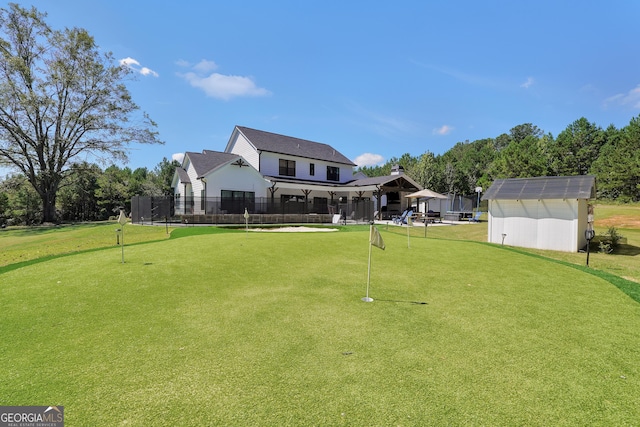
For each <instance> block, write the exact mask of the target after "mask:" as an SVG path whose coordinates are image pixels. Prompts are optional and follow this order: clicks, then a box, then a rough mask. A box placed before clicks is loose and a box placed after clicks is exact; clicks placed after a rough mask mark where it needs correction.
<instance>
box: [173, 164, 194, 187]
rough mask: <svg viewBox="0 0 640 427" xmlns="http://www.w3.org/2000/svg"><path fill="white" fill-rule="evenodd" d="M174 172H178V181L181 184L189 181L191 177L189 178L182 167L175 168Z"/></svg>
mask: <svg viewBox="0 0 640 427" xmlns="http://www.w3.org/2000/svg"><path fill="white" fill-rule="evenodd" d="M176 172H178V178H180V182H181V183H183V184H186V183H190V182H191V178H189V174H188V173H187V171H186V170H184V168H183V167H179V168H176Z"/></svg>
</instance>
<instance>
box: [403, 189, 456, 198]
mask: <svg viewBox="0 0 640 427" xmlns="http://www.w3.org/2000/svg"><path fill="white" fill-rule="evenodd" d="M405 197H406V198H408V199H446V198H447V196H445V195H444V194H440V193H436V192H435V191H433V190H429V189H428V188H425V189H424V190H420V191H416V192H415V193H411V194H408V195H406V196H405Z"/></svg>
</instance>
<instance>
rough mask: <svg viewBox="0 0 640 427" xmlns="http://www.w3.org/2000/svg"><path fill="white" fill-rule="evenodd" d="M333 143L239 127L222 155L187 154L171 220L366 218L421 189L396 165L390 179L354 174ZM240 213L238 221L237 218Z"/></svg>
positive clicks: (395, 208) (394, 208)
mask: <svg viewBox="0 0 640 427" xmlns="http://www.w3.org/2000/svg"><path fill="white" fill-rule="evenodd" d="M355 166H356V165H355V164H354V163H353V162H352V161H351V160H349V159H348V158H347V157H346V156H344V155H343V154H341V153H340V152H339V151H338V150H336V149H335V148H333V147H331V146H330V145H327V144H323V143H319V142H313V141H308V140H304V139H300V138H294V137H290V136H285V135H279V134H275V133H271V132H265V131H260V130H256V129H251V128H247V127H243V126H236V127H235V128H234V129H233V132H232V134H231V137H230V138H229V141H228V143H227V145H226V148H225V151H224V152H219V151H212V150H203V151H202V152H201V153H196V152H187V153H185V156H184V160H183V162H182V165H181V167H179V168H177V169H176V172H175V175H174V178H173V183H172V187H173V189H174V210H175V212H174V216H179V217H181V218H183V219H184V220H186V221H190V222H206V223H241V222H244V218H243V217H242V214H243V213H244V210H245V208H246V209H247V211H248V212H249V214H250V223H280V222H332V221H334V220H335V216H336V215H339V216H340V217H341V218H342V219H343V220H345V221H350V220H352V221H356V222H358V221H369V220H372V219H373V218H374V215H376V214H377V217H379V218H382V217H385V216H388V217H389V218H390V217H391V215H393V214H397V213H400V212H401V211H402V209H404V208H405V207H406V206H407V205H408V201H407V200H406V199H405V197H404V196H405V195H406V194H409V193H411V192H415V191H418V190H420V189H421V187H420V186H419V184H417V183H416V182H415V181H413V180H412V179H411V178H409V177H408V176H406V175H404V173H403V170H402V168H401V167H399V166H398V167H396V168H394V171H393V172H392V174H391V175H389V176H383V177H375V178H366V177H362V176H356V175H354V173H353V169H354V167H355ZM238 215H240V216H238Z"/></svg>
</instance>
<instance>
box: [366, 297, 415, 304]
mask: <svg viewBox="0 0 640 427" xmlns="http://www.w3.org/2000/svg"><path fill="white" fill-rule="evenodd" d="M374 301H382V302H399V303H403V304H413V305H427V303H426V302H424V301H401V300H395V299H380V298H376V299H374Z"/></svg>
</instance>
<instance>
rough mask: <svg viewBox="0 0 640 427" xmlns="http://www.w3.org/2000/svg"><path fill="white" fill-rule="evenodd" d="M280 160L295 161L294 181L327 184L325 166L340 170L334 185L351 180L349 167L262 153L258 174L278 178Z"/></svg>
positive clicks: (351, 173)
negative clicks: (311, 170)
mask: <svg viewBox="0 0 640 427" xmlns="http://www.w3.org/2000/svg"><path fill="white" fill-rule="evenodd" d="M280 159H285V160H295V162H296V176H295V178H296V179H303V180H309V181H318V182H323V183H325V182H327V166H335V167H338V168H339V169H340V181H335V182H336V183H345V182H348V181H351V180H353V168H352V167H351V166H349V165H344V164H341V163H333V162H326V161H322V160H314V159H307V158H304V157H297V156H290V155H286V154H277V153H262V155H261V158H260V168H261V169H260V172H261V173H262V174H263V175H267V176H280ZM311 163H313V164H314V168H315V174H314V175H313V176H311V175H310V174H309V172H310V165H311ZM330 182H333V181H330Z"/></svg>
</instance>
